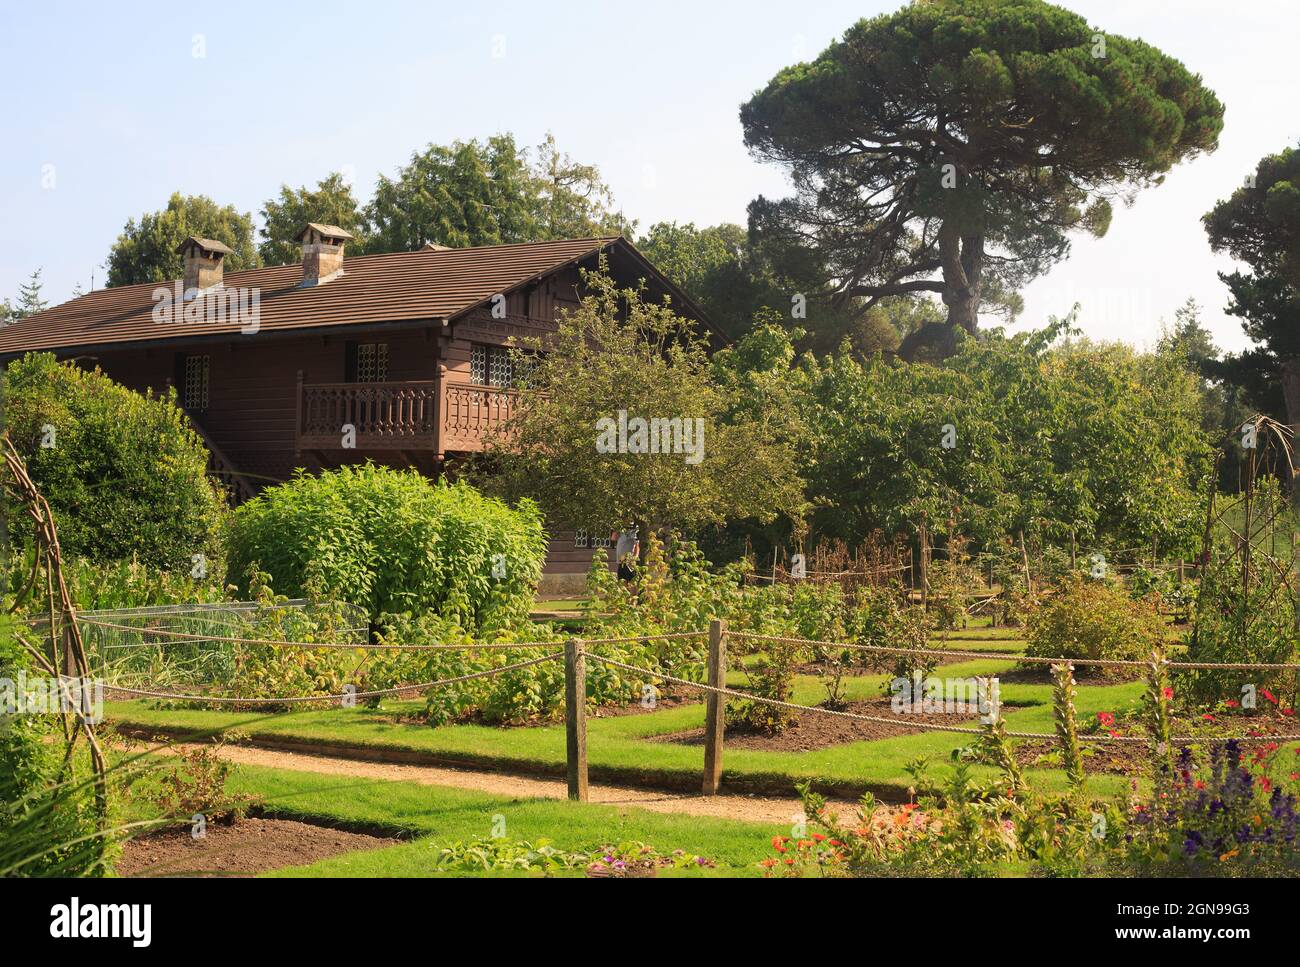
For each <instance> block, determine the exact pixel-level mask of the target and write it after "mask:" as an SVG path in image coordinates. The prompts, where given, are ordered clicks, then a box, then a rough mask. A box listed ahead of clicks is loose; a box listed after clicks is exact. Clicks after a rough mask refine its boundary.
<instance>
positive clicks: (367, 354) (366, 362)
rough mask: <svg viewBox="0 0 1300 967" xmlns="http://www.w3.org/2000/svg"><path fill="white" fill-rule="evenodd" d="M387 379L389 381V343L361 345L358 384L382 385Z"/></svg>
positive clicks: (358, 357)
mask: <svg viewBox="0 0 1300 967" xmlns="http://www.w3.org/2000/svg"><path fill="white" fill-rule="evenodd" d="M386 379H388V343H386V342H367V343H360V344H359V345H358V346H357V382H358V383H382V382H384V381H385V380H386Z"/></svg>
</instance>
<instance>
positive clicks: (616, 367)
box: [485, 271, 801, 546]
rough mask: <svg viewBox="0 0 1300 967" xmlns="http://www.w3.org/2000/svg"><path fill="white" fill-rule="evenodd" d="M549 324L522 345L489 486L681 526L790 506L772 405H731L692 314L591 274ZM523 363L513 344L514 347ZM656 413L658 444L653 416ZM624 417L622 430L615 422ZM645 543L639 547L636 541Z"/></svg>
mask: <svg viewBox="0 0 1300 967" xmlns="http://www.w3.org/2000/svg"><path fill="white" fill-rule="evenodd" d="M586 289H587V292H586V294H585V295H584V296H583V298H582V301H581V303H580V304H579V306H578V308H576V309H575V310H573V311H572V312H570V313H567V314H566V315H565V317H564V318H563V319H562V320H561V321H560V323H559V328H558V331H557V332H556V333H555V334H554V335H553V336H551V337H550V338H548V339H547V340H546V342H545V344H544V345H543V344H542V343H534V344H530V345H529V346H528V347H527V348H528V349H530V350H533V351H537V350H545V352H544V354H543V355H541V356H539V357H531V362H532V370H531V374H530V378H529V380H528V383H527V384H526V385H525V386H523V387H522V388H521V391H520V398H519V402H518V404H517V408H516V410H515V412H514V414H513V415H512V417H511V419H510V420H509V421H508V422H507V425H506V426H505V427H504V429H503V432H502V433H501V434H500V435H499V436H498V437H497V438H496V439H495V440H493V441H492V443H491V446H490V450H489V454H488V461H489V463H490V464H491V465H492V466H493V468H494V469H495V470H496V472H495V473H494V474H491V475H489V476H487V477H486V478H485V484H486V485H488V486H492V487H494V488H498V489H500V490H502V491H504V492H505V493H507V494H511V495H519V496H530V497H534V498H535V499H536V500H537V501H538V503H539V504H540V505H541V506H542V508H543V510H544V511H545V513H546V515H547V519H548V521H550V522H552V523H553V524H556V525H559V526H565V525H567V526H572V527H591V526H595V527H598V528H604V527H614V526H619V525H623V524H630V523H636V524H638V525H640V526H641V527H642V528H643V530H642V534H643V535H644V534H646V533H647V532H648V530H647V529H649V528H652V529H659V528H676V529H682V528H690V527H696V526H700V525H704V524H718V523H722V522H725V521H726V520H728V519H731V518H735V517H742V516H745V517H749V516H752V517H755V518H758V519H760V520H771V519H772V518H773V517H775V516H776V515H777V514H778V513H781V512H785V513H789V514H792V515H795V516H797V515H798V514H799V512H800V501H801V499H800V480H799V478H798V475H797V473H796V472H795V468H794V459H793V451H792V449H791V446H790V444H789V442H788V440H787V439H786V438H785V434H784V433H783V430H782V425H781V419H780V416H779V414H773V413H771V412H768V411H766V410H762V411H756V410H754V409H746V408H744V407H742V406H740V405H739V404H740V400H739V399H738V397H737V395H736V393H735V392H734V391H733V390H732V389H731V388H730V387H728V386H725V385H722V384H720V383H719V381H717V380H716V379H715V378H714V377H713V372H712V367H711V364H710V361H709V357H708V353H707V351H706V346H705V344H704V342H703V341H702V338H701V337H700V336H699V335H698V334H697V333H696V332H695V331H694V328H693V324H692V323H691V322H690V321H688V320H686V319H684V318H682V317H680V316H678V315H676V314H675V313H674V312H673V311H672V309H671V308H670V307H668V306H665V305H663V304H660V303H654V302H650V301H647V300H646V299H645V298H644V297H643V293H641V292H639V291H635V290H620V289H618V288H617V287H616V285H615V283H614V282H613V281H612V280H611V279H610V277H609V276H608V275H607V274H606V273H605V272H604V271H600V272H594V273H587V275H586ZM521 361H522V351H521ZM638 420H643V421H647V422H650V421H664V423H662V424H658V426H659V428H660V429H661V430H662V435H661V436H660V437H659V439H660V440H662V441H663V442H662V445H661V446H660V447H659V448H658V450H657V451H656V452H652V448H653V447H654V443H653V441H654V439H655V434H654V432H653V430H652V429H651V428H650V427H645V428H644V430H642V429H639V428H638V424H637V422H636V421H638ZM623 427H626V431H625V432H623V429H622V428H623ZM643 546H644V545H643Z"/></svg>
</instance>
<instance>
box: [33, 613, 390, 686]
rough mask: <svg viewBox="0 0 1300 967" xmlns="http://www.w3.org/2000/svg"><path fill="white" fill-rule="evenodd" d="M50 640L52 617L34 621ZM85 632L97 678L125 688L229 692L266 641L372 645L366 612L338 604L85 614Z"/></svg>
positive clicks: (80, 622) (81, 617) (81, 616)
mask: <svg viewBox="0 0 1300 967" xmlns="http://www.w3.org/2000/svg"><path fill="white" fill-rule="evenodd" d="M31 626H32V630H33V632H35V633H36V634H38V635H40V636H42V637H47V636H48V634H49V619H48V618H39V619H36V620H34V621H32V622H31ZM77 626H78V628H79V630H80V632H81V636H82V640H83V641H84V643H85V650H86V656H87V661H88V663H89V666H90V672H91V674H92V675H93V676H94V677H96V678H99V679H101V680H103V681H106V682H109V683H113V684H117V685H121V686H124V687H147V688H162V689H167V688H174V687H176V686H181V685H184V686H187V687H191V688H205V687H209V686H221V685H224V684H225V683H228V682H230V681H231V680H232V678H233V677H234V675H235V672H236V663H237V661H238V659H239V653H240V648H241V647H242V646H244V645H246V644H248V643H252V642H258V641H286V642H291V641H330V642H356V643H357V644H364V643H366V641H367V639H368V636H369V624H368V619H367V615H366V613H365V611H364V610H363V609H362V608H360V607H357V606H356V605H352V604H348V603H345V602H338V601H325V602H321V601H311V600H307V599H304V598H295V599H289V600H284V601H277V602H275V603H273V604H268V603H264V602H257V601H226V602H219V603H214V604H179V605H162V606H157V607H144V608H115V609H108V610H95V611H81V612H78V614H77Z"/></svg>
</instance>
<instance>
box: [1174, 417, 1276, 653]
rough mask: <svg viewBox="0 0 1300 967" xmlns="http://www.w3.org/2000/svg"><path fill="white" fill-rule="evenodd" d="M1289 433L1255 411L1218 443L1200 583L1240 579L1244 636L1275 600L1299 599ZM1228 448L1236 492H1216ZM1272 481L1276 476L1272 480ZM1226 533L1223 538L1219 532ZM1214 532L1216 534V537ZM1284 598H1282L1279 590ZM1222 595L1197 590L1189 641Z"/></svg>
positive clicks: (1196, 635) (1240, 618)
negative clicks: (1234, 455)
mask: <svg viewBox="0 0 1300 967" xmlns="http://www.w3.org/2000/svg"><path fill="white" fill-rule="evenodd" d="M1293 444H1294V434H1293V432H1292V430H1291V428H1290V427H1288V426H1286V425H1285V424H1282V423H1278V422H1277V421H1276V420H1273V419H1270V418H1269V417H1267V416H1264V415H1262V414H1256V415H1255V416H1252V417H1251V418H1250V419H1249V420H1247V421H1246V422H1245V423H1243V424H1242V425H1241V427H1240V428H1238V429H1234V430H1233V431H1232V432H1231V433H1229V434H1228V435H1227V436H1226V437H1225V438H1224V441H1223V443H1222V444H1221V445H1220V447H1219V450H1218V454H1217V457H1216V459H1215V465H1214V472H1213V473H1212V474H1211V475H1210V478H1209V484H1208V491H1209V493H1208V499H1207V501H1206V516H1205V532H1204V535H1203V538H1202V544H1201V557H1200V562H1199V564H1200V577H1201V587H1202V589H1203V590H1204V589H1205V588H1207V587H1230V586H1231V585H1232V583H1233V582H1239V585H1238V587H1239V591H1240V596H1239V597H1237V595H1233V598H1234V599H1235V600H1237V601H1239V602H1240V606H1238V607H1235V608H1234V610H1235V611H1237V612H1238V613H1237V614H1234V615H1232V618H1233V619H1234V621H1235V622H1236V623H1238V625H1239V633H1240V635H1241V640H1242V641H1243V642H1244V641H1248V640H1250V637H1251V631H1252V627H1253V625H1254V624H1255V623H1256V622H1258V621H1262V620H1268V617H1269V612H1270V610H1272V609H1273V608H1276V607H1282V606H1285V607H1290V608H1293V609H1294V608H1295V604H1296V590H1295V589H1296V566H1295V565H1296V530H1295V523H1296V516H1295V511H1294V509H1293V507H1292V505H1291V503H1290V502H1289V501H1288V499H1287V494H1286V493H1284V490H1291V491H1293V492H1294V488H1295V487H1296V485H1297V480H1296V466H1295V460H1294V448H1293ZM1230 448H1237V449H1238V450H1239V451H1240V453H1241V458H1240V461H1239V464H1238V466H1239V470H1238V473H1239V479H1238V489H1237V493H1236V494H1227V495H1225V494H1221V493H1219V478H1220V469H1221V468H1222V466H1223V462H1224V460H1225V458H1226V457H1227V456H1228V453H1229V450H1230ZM1270 481H1277V482H1278V485H1272V484H1271V483H1269V482H1270ZM1224 535H1227V538H1228V539H1227V540H1224V539H1223V536H1224ZM1216 538H1217V539H1216ZM1284 594H1285V595H1287V596H1289V598H1290V600H1289V601H1285V602H1283V601H1281V600H1280V597H1281V596H1282V595H1284ZM1211 607H1219V608H1222V607H1223V602H1222V601H1217V602H1216V601H1215V600H1213V599H1212V596H1210V595H1207V594H1204V593H1202V594H1201V595H1199V597H1198V600H1197V606H1196V613H1195V619H1194V622H1193V628H1192V647H1193V650H1195V649H1196V643H1197V642H1198V641H1199V637H1200V633H1201V631H1202V629H1203V628H1204V627H1205V624H1206V621H1207V619H1210V618H1211V617H1214V618H1216V619H1217V618H1218V617H1220V616H1211V615H1209V613H1208V611H1207V609H1208V608H1211Z"/></svg>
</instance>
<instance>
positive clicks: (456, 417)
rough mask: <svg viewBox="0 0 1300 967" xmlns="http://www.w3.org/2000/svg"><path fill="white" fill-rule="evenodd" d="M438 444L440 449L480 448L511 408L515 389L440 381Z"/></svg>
mask: <svg viewBox="0 0 1300 967" xmlns="http://www.w3.org/2000/svg"><path fill="white" fill-rule="evenodd" d="M443 386H444V390H443V420H442V447H443V449H444V450H482V449H483V446H484V441H485V440H486V439H487V437H489V436H491V435H492V433H494V432H495V431H496V430H497V429H498V428H499V427H500V426H501V424H503V423H504V422H505V421H506V420H508V419H510V414H511V413H512V412H513V411H514V405H515V400H516V398H517V397H518V395H519V394H518V393H517V392H516V391H515V390H507V389H500V388H499V387H495V386H479V385H477V384H474V383H444V384H443Z"/></svg>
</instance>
